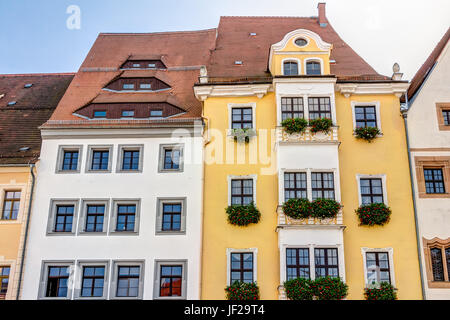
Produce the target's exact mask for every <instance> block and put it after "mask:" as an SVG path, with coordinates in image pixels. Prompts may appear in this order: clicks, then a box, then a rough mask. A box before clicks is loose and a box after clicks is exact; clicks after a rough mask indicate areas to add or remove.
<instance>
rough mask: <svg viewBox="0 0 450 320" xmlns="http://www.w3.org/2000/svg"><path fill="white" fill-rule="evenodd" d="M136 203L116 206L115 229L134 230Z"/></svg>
mask: <svg viewBox="0 0 450 320" xmlns="http://www.w3.org/2000/svg"><path fill="white" fill-rule="evenodd" d="M135 219H136V205H134V204H132V205H118V206H117V224H116V231H134V224H135Z"/></svg>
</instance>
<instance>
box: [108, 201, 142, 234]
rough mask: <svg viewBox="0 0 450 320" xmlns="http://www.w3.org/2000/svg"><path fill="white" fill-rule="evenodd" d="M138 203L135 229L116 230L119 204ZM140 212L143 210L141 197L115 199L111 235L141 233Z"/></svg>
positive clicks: (112, 210)
mask: <svg viewBox="0 0 450 320" xmlns="http://www.w3.org/2000/svg"><path fill="white" fill-rule="evenodd" d="M127 204H131V205H136V213H135V216H134V231H116V226H117V213H118V212H117V211H118V210H117V208H118V206H119V205H127ZM140 212H141V199H113V200H112V206H111V219H110V222H109V235H111V236H112V235H114V236H115V235H125V236H130V235H136V236H137V235H139V224H140Z"/></svg>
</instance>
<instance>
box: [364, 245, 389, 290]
mask: <svg viewBox="0 0 450 320" xmlns="http://www.w3.org/2000/svg"><path fill="white" fill-rule="evenodd" d="M366 268H367V281H368V282H369V283H370V284H373V283H379V282H388V283H391V275H390V270H389V254H388V253H387V252H367V253H366Z"/></svg>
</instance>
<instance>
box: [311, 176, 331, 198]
mask: <svg viewBox="0 0 450 320" xmlns="http://www.w3.org/2000/svg"><path fill="white" fill-rule="evenodd" d="M311 189H312V199H313V200H316V199H319V198H322V199H333V200H334V199H335V197H334V174H333V173H332V172H313V173H311Z"/></svg>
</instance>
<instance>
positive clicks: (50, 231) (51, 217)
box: [47, 199, 80, 236]
mask: <svg viewBox="0 0 450 320" xmlns="http://www.w3.org/2000/svg"><path fill="white" fill-rule="evenodd" d="M79 202H80V199H50V208H49V214H48V222H47V236H74V235H75V233H76V231H77V224H78V207H79ZM58 205H63V206H64V205H73V206H74V208H73V218H72V231H71V232H55V222H56V220H55V218H56V208H57V206H58Z"/></svg>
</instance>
